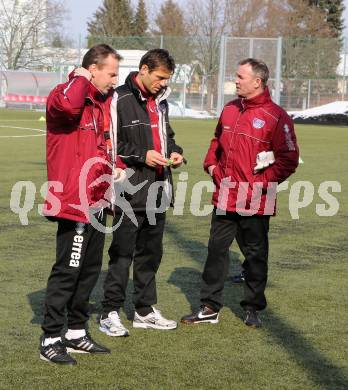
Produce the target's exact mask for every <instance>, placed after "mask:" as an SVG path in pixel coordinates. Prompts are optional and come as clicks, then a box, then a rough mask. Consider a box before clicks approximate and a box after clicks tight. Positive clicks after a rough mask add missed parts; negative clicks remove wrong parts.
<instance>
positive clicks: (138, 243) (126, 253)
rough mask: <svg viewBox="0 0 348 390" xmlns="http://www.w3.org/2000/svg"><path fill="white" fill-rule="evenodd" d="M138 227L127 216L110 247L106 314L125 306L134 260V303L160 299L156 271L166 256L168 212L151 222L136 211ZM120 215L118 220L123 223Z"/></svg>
mask: <svg viewBox="0 0 348 390" xmlns="http://www.w3.org/2000/svg"><path fill="white" fill-rule="evenodd" d="M135 216H136V219H137V222H138V226H136V225H134V223H133V222H132V221H131V220H130V219H129V218H128V217H127V215H124V217H123V220H122V222H121V224H120V226H119V227H118V229H117V230H115V232H114V233H113V240H112V243H111V246H110V249H109V256H110V261H109V268H108V273H107V276H106V278H105V284H104V300H103V302H102V304H103V313H105V314H106V313H109V312H110V311H114V310H118V309H119V308H120V307H122V306H123V304H124V301H125V298H126V289H127V283H128V279H129V268H130V266H131V264H132V262H133V284H134V293H133V303H134V306H135V308H142V307H148V306H151V305H154V304H155V303H156V302H157V292H156V279H155V277H156V273H157V270H158V267H159V265H160V262H161V259H162V253H163V248H162V240H163V230H164V225H165V214H164V213H163V214H156V224H155V225H151V224H150V223H149V220H148V218H147V216H146V213H135ZM119 219H120V215H119V214H117V215H116V217H115V219H114V225H116V224H117V223H118V222H119Z"/></svg>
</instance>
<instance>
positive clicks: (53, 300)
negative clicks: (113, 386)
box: [40, 44, 121, 365]
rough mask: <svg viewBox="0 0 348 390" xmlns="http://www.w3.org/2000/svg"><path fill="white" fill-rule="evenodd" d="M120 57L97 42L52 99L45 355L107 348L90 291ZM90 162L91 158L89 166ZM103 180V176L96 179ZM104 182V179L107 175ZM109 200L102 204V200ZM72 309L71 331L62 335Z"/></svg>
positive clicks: (61, 356) (64, 357) (100, 238)
mask: <svg viewBox="0 0 348 390" xmlns="http://www.w3.org/2000/svg"><path fill="white" fill-rule="evenodd" d="M120 59H121V56H120V55H119V54H118V53H117V52H116V51H115V50H114V49H112V48H111V47H110V46H108V45H103V44H102V45H97V46H94V47H92V48H91V49H90V50H89V51H88V52H87V53H86V55H85V56H84V58H83V62H82V67H81V68H77V69H75V71H74V72H72V74H71V75H70V76H69V81H68V82H66V83H64V84H60V85H58V86H57V87H56V88H55V89H54V90H53V91H52V92H51V93H50V95H49V97H48V100H47V112H46V120H47V148H46V155H47V175H48V180H49V182H50V185H49V190H48V194H47V197H46V202H45V208H44V214H45V216H46V217H47V218H48V219H50V220H53V221H56V222H57V223H58V232H57V250H56V262H55V264H54V265H53V268H52V271H51V274H50V277H49V279H48V283H47V290H46V299H45V310H44V319H43V323H42V329H43V332H44V334H43V335H42V336H41V340H40V358H41V359H42V360H44V361H49V362H52V363H57V364H70V365H71V364H76V361H75V359H74V358H72V357H71V356H70V355H69V353H68V352H69V351H71V352H88V353H108V352H110V351H109V350H108V349H107V348H105V347H103V346H101V345H98V344H97V343H96V342H95V341H93V340H92V339H91V337H90V336H89V334H88V333H87V331H86V324H87V321H88V318H89V314H88V309H89V296H90V294H91V291H92V289H93V287H94V286H95V284H96V282H97V279H98V276H99V273H100V269H101V265H102V254H103V246H104V232H103V231H99V230H100V229H96V228H95V227H94V226H95V224H91V221H92V220H91V217H92V215H93V218H95V219H94V221H95V220H97V221H98V222H99V224H102V225H105V219H106V215H105V214H104V213H103V207H105V200H104V197H106V196H105V192H106V190H107V189H108V188H109V185H110V184H111V179H110V182H109V183H105V181H103V182H102V183H98V180H97V179H98V178H100V177H101V176H102V175H103V180H105V179H104V178H105V177H107V176H105V175H109V177H110V178H111V177H112V176H111V173H112V171H114V172H115V168H114V167H113V165H114V164H113V162H114V161H112V160H113V158H112V157H111V156H115V154H114V153H111V152H112V151H111V150H110V146H111V145H110V143H109V142H108V139H109V132H108V130H109V122H110V108H109V107H110V101H111V97H112V96H111V95H112V93H113V88H112V87H113V86H114V85H115V84H116V82H117V76H118V67H119V61H120ZM90 162H91V164H89V163H90ZM96 180H97V181H96ZM101 181H102V180H101ZM101 201H102V202H101ZM65 311H67V317H68V321H67V325H68V331H67V333H66V334H65V336H64V337H63V338H62V337H61V332H62V329H63V326H64V324H65Z"/></svg>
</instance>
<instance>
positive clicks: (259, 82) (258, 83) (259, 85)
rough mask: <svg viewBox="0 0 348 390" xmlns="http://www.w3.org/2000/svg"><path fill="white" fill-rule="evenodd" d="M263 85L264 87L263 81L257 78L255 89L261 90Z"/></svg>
mask: <svg viewBox="0 0 348 390" xmlns="http://www.w3.org/2000/svg"><path fill="white" fill-rule="evenodd" d="M261 85H262V80H261V79H260V78H259V77H257V78H256V79H255V89H259V88H260V87H261Z"/></svg>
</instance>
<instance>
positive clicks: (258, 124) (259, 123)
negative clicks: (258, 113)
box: [253, 118, 266, 129]
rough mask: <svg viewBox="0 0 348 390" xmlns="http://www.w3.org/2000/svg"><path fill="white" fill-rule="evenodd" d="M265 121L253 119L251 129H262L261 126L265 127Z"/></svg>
mask: <svg viewBox="0 0 348 390" xmlns="http://www.w3.org/2000/svg"><path fill="white" fill-rule="evenodd" d="M265 123H266V122H265V121H263V120H262V119H259V118H254V119H253V127H254V128H255V129H262V128H263V126H264V125H265Z"/></svg>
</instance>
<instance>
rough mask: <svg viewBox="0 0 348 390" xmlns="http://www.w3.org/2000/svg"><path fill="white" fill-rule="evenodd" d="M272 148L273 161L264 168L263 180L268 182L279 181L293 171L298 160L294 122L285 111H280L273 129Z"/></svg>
mask: <svg viewBox="0 0 348 390" xmlns="http://www.w3.org/2000/svg"><path fill="white" fill-rule="evenodd" d="M272 150H273V153H274V157H275V162H274V164H273V165H271V166H269V167H268V168H267V169H266V170H265V173H264V174H265V180H266V182H268V183H269V182H277V183H281V182H283V181H284V180H286V179H287V178H288V177H289V176H290V175H291V174H292V173H294V172H295V170H296V168H297V166H298V161H299V148H298V145H297V140H296V135H295V130H294V124H293V121H292V119H291V118H290V117H289V116H288V115H287V114H286V113H285V112H283V113H282V115H281V117H280V119H279V121H278V124H277V127H276V129H275V132H274V135H273V138H272Z"/></svg>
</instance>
